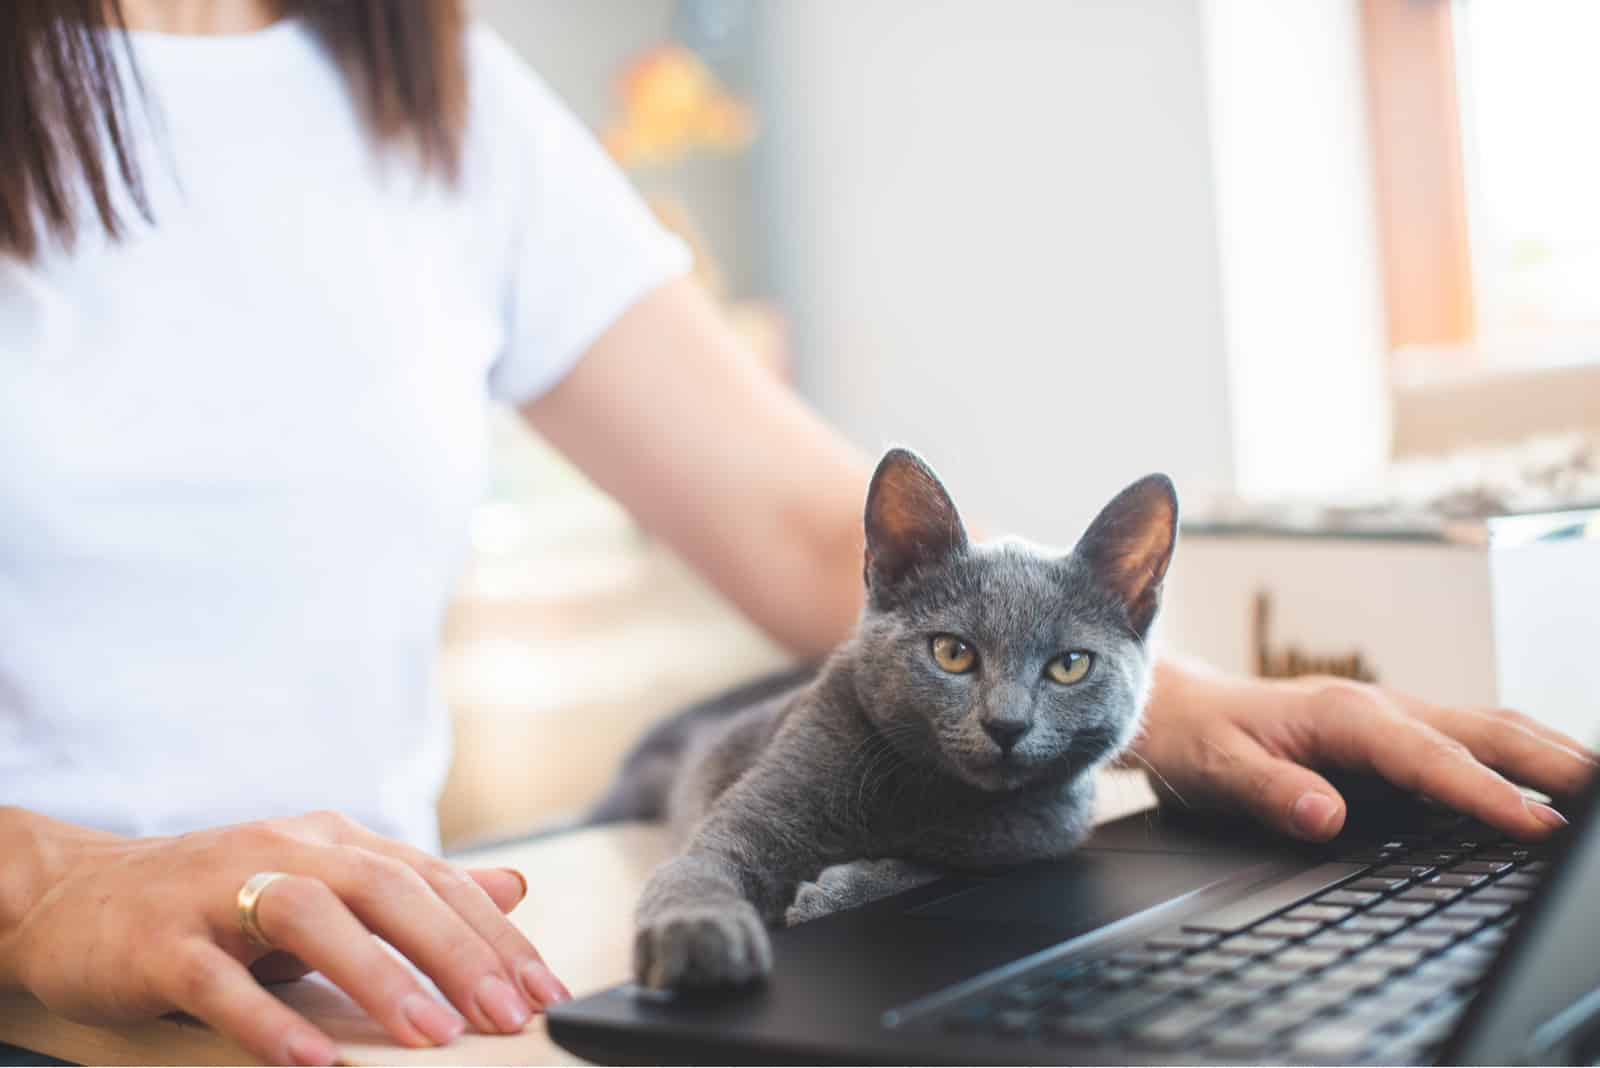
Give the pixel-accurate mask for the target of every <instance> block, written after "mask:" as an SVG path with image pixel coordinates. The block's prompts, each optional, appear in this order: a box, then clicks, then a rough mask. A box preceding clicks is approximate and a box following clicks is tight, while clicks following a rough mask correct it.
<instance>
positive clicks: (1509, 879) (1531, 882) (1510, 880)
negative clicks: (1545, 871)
mask: <svg viewBox="0 0 1600 1068" xmlns="http://www.w3.org/2000/svg"><path fill="white" fill-rule="evenodd" d="M1540 882H1541V880H1540V879H1539V877H1538V876H1537V875H1534V874H1532V873H1530V872H1529V871H1528V866H1527V865H1526V864H1524V865H1523V866H1522V870H1521V871H1514V872H1512V873H1511V874H1510V875H1502V876H1501V877H1500V881H1499V882H1497V883H1495V884H1494V885H1496V886H1520V887H1522V888H1524V889H1526V890H1532V889H1533V888H1534V887H1536V886H1538V885H1539V883H1540Z"/></svg>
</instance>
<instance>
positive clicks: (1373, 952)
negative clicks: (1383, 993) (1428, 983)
mask: <svg viewBox="0 0 1600 1068" xmlns="http://www.w3.org/2000/svg"><path fill="white" fill-rule="evenodd" d="M1390 945H1391V943H1388V942H1385V943H1384V944H1383V945H1381V946H1375V947H1373V948H1372V949H1369V950H1367V951H1366V952H1365V953H1363V954H1361V958H1360V959H1361V963H1363V964H1368V965H1372V966H1374V967H1382V968H1391V969H1393V970H1395V971H1402V970H1404V969H1407V968H1413V967H1415V966H1416V965H1417V963H1418V962H1419V961H1421V960H1422V958H1423V957H1426V956H1427V955H1428V951H1427V950H1424V949H1416V948H1414V947H1411V948H1408V947H1395V948H1390Z"/></svg>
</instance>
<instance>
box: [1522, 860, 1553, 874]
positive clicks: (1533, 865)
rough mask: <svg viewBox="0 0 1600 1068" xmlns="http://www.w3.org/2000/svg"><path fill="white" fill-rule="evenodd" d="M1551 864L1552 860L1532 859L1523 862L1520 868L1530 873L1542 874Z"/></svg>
mask: <svg viewBox="0 0 1600 1068" xmlns="http://www.w3.org/2000/svg"><path fill="white" fill-rule="evenodd" d="M1549 866H1550V862H1549V861H1548V860H1530V861H1528V862H1527V863H1526V864H1523V865H1522V866H1521V868H1520V869H1519V870H1521V871H1525V872H1527V873H1529V874H1530V875H1541V874H1543V873H1544V870H1545V869H1546V868H1548V867H1549Z"/></svg>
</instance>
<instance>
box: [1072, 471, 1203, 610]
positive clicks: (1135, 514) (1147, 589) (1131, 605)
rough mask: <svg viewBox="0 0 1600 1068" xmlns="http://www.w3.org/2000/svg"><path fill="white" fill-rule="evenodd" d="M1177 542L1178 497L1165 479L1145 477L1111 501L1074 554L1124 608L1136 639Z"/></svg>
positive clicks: (1157, 603) (1156, 601)
mask: <svg viewBox="0 0 1600 1068" xmlns="http://www.w3.org/2000/svg"><path fill="white" fill-rule="evenodd" d="M1177 542H1178V493H1177V491H1176V490H1175V489H1173V486H1172V480H1171V479H1170V478H1168V477H1167V476H1166V475H1146V476H1145V477H1144V478H1141V479H1140V480H1139V481H1137V482H1135V483H1134V484H1133V485H1131V486H1129V487H1128V488H1127V489H1125V490H1123V491H1122V492H1121V493H1119V494H1117V495H1116V496H1115V497H1114V498H1112V500H1111V503H1110V504H1108V505H1106V506H1105V508H1103V509H1101V511H1100V514H1099V515H1098V516H1096V517H1095V520H1094V522H1093V523H1090V524H1089V529H1088V530H1087V531H1085V532H1084V535H1083V537H1082V538H1081V539H1080V540H1079V541H1078V547H1077V548H1076V549H1074V550H1073V551H1072V553H1073V555H1074V556H1076V557H1077V558H1078V559H1080V560H1082V561H1083V562H1084V563H1086V564H1087V565H1088V566H1089V570H1090V571H1091V572H1092V573H1093V574H1094V576H1095V578H1096V579H1097V580H1098V581H1099V582H1100V584H1101V585H1102V586H1104V587H1105V588H1106V589H1107V590H1109V591H1110V592H1111V593H1113V594H1115V595H1116V597H1117V599H1118V600H1120V601H1121V602H1122V604H1123V607H1124V608H1125V609H1126V610H1127V613H1128V623H1129V625H1131V626H1132V627H1133V632H1134V633H1135V634H1137V635H1138V636H1139V637H1140V638H1141V639H1142V638H1143V637H1144V636H1145V635H1146V634H1147V633H1148V632H1149V630H1150V624H1151V623H1153V622H1155V618H1156V612H1157V611H1158V610H1159V609H1160V607H1161V583H1162V580H1163V579H1165V578H1166V577H1167V567H1168V565H1169V564H1171V563H1172V551H1173V549H1174V548H1176V547H1177Z"/></svg>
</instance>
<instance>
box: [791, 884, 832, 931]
mask: <svg viewBox="0 0 1600 1068" xmlns="http://www.w3.org/2000/svg"><path fill="white" fill-rule="evenodd" d="M843 907H845V906H843V905H841V904H840V903H839V902H838V901H837V900H835V898H834V896H833V895H832V894H830V893H829V892H828V890H827V888H826V887H824V886H822V885H820V884H819V883H801V884H800V888H799V889H798V890H796V891H795V892H794V904H792V905H790V906H789V908H788V909H787V911H785V912H784V914H783V922H784V923H785V924H787V925H788V926H790V927H794V926H795V925H797V924H802V923H809V922H811V921H812V920H820V919H822V917H824V916H827V915H828V914H830V913H834V912H838V911H839V909H841V908H843Z"/></svg>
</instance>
